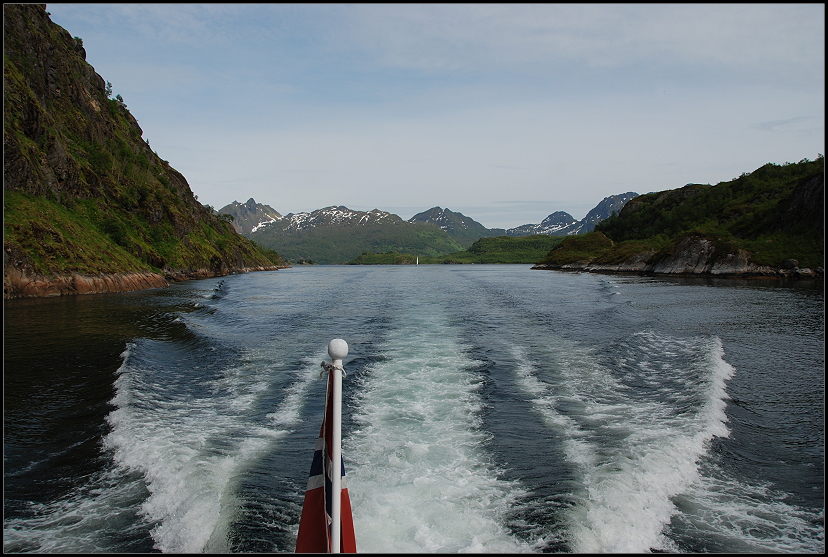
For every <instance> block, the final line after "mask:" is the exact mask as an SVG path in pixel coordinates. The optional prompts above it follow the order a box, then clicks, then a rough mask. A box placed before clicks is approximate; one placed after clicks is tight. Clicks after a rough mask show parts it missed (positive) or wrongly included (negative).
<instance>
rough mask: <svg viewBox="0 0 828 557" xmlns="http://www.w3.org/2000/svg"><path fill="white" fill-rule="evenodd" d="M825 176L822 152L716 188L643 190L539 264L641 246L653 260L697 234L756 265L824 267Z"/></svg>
mask: <svg viewBox="0 0 828 557" xmlns="http://www.w3.org/2000/svg"><path fill="white" fill-rule="evenodd" d="M824 180H825V164H824V158H823V157H822V155H820V156H818V157H817V159H816V160H814V161H809V160H807V159H803V160H802V161H800V162H799V163H795V164H785V165H776V164H766V165H764V166H762V167H761V168H758V169H757V170H755V171H754V172H751V173H749V174H748V173H744V174H742V175H741V176H739V177H738V178H735V179H733V180H730V181H727V182H721V183H719V184H717V185H715V186H710V185H703V184H689V185H687V186H685V187H683V188H680V189H676V190H668V191H663V192H658V193H650V194H646V195H641V196H639V197H637V198H635V199H633V200H631V201H629V202H628V203H627V204H626V206H625V207H624V209H623V210H622V211H621V213H620V214H618V215H615V216H613V217H611V218H609V219H607V220H605V221H603V222H601V223H599V224H598V225H597V226H596V227H595V232H594V233H592V234H589V235H585V236H584V237H581V238H569V239H567V240H566V241H565V242H564V243H562V244H561V245H560V246H559V247H558V248H557V249H555V250H553V251H551V252H550V253H549V254H548V256H547V257H546V258H544V259H543V260H541V261H540V263H541V264H546V265H565V264H570V263H574V262H578V261H589V262H592V263H600V264H614V263H620V262H622V261H625V260H628V259H630V258H631V257H632V256H634V255H635V254H638V253H643V252H654V253H653V255H652V256H651V257H650V262H654V261H659V260H661V259H663V258H665V257H667V256H669V255H670V254H672V253H673V250H674V249H675V247H676V246H677V245H678V244H679V243H680V242H681V240H682V239H683V238H685V237H686V236H687V235H694V236H698V237H702V238H705V239H708V240H710V241H712V242H713V243H714V245H716V247H717V249H716V251H717V252H718V253H721V254H726V253H734V252H735V251H737V250H745V251H747V252H748V253H749V254H750V261H751V262H752V263H755V264H758V265H768V266H775V267H778V266H781V265H782V263H783V261H785V260H786V259H796V260H798V261H799V264H800V265H801V266H802V267H811V268H816V267H822V266H824V261H825V247H824V246H825V243H824V204H825V201H824V199H825V198H824Z"/></svg>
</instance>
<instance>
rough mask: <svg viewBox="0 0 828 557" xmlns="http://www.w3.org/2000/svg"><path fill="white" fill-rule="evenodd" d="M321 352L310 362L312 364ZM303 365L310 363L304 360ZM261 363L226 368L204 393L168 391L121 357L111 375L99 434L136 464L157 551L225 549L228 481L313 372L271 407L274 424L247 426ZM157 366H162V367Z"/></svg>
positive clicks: (267, 442)
mask: <svg viewBox="0 0 828 557" xmlns="http://www.w3.org/2000/svg"><path fill="white" fill-rule="evenodd" d="M321 358H322V355H319V356H318V358H317V359H315V360H314V363H315V364H316V365H317V366H318V362H319V361H321ZM308 367H314V366H312V364H311V363H310V361H308ZM267 369H268V366H266V365H262V363H261V362H257V361H256V359H255V358H252V359H251V360H250V361H248V362H247V363H243V364H242V365H241V366H239V367H236V368H231V369H227V370H225V371H224V374H223V376H222V377H220V378H219V379H216V380H214V381H212V383H211V384H210V387H211V388H210V389H209V391H210V392H209V395H207V396H206V397H205V398H196V397H190V396H186V394H185V393H186V389H181V390H179V391H178V392H176V395H175V397H177V398H172V397H170V396H169V393H168V390H169V388H170V387H169V385H167V384H165V383H163V382H160V381H158V380H156V379H155V377H154V374H153V373H149V372H147V371H146V370H141V369H137V368H135V367H133V366H132V365H131V364H130V362H129V360H127V361H126V362H125V363H124V365H123V366H122V368H121V374H120V376H119V377H118V379H117V380H116V383H115V386H116V389H117V394H116V396H115V398H114V399H113V401H112V402H113V404H114V405H115V406H117V409H116V410H115V411H113V412H112V413H111V414H110V415H109V416H108V418H107V419H108V421H109V422H110V424H111V425H112V432H111V433H110V434H109V435H107V436H106V438H105V439H104V442H105V445H106V446H107V447H108V448H112V449H113V450H114V458H115V460H116V462H117V463H118V464H119V465H121V466H123V467H124V468H126V469H129V470H136V471H139V472H140V473H141V474H142V475H143V477H144V481H145V482H146V487H147V489H148V490H149V493H150V495H149V497H148V498H147V499H146V500H145V501H144V503H143V505H142V508H141V513H142V515H143V516H144V517H145V519H146V520H147V521H148V522H149V523H151V524H155V526H154V528H153V529H152V531H151V535H152V537H153V539H154V540H155V548H156V549H159V550H161V551H163V552H175V553H193V552H202V551H226V547H223V544H224V542H225V540H226V528H227V525H228V524H230V523H231V522H232V520H233V512H234V510H235V509H236V508H237V506H238V505H237V501H235V500H234V495H233V493H234V491H235V489H234V488H235V481H236V477H237V475H238V474H239V473H240V472H241V471H242V470H243V468H244V466H245V464H246V463H247V462H249V461H250V460H251V459H252V458H254V457H255V456H256V455H259V454H261V453H262V452H264V451H267V450H268V449H270V448H271V447H272V445H273V443H274V442H275V440H276V439H278V438H280V437H281V436H283V435H285V434H286V433H287V432H288V431H289V429H290V428H291V427H292V426H294V425H296V424H297V423H298V416H299V409H300V408H301V405H302V404H303V403H304V396H303V395H304V393H305V392H306V391H307V390H308V388H309V387H310V385H311V384H312V383H313V381H315V379H316V377H318V373H315V374H314V373H313V372H311V371H310V370H309V369H307V368H304V369H301V370H299V371H298V372H297V379H296V381H295V383H294V384H293V386H292V387H289V394H288V396H287V397H286V398H285V400H284V401H283V403H282V404H281V405H280V407H279V408H278V409H277V411H276V412H275V413H272V414H269V415H268V416H267V417H268V418H269V420H270V424H271V425H272V426H273V427H262V426H251V424H249V423H245V422H244V412H245V411H246V410H247V409H248V408H249V407H250V406H251V405H252V404H253V402H254V401H255V400H256V399H257V397H258V396H259V394H260V392H261V391H262V389H264V388H265V386H266V384H267V380H266V377H264V376H263V375H262V374H266V373H268V371H267ZM161 373H163V370H162V371H161Z"/></svg>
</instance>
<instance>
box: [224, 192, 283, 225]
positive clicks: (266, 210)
mask: <svg viewBox="0 0 828 557" xmlns="http://www.w3.org/2000/svg"><path fill="white" fill-rule="evenodd" d="M218 212H219V214H225V215H231V216H232V217H233V223H232V224H233V228H235V229H236V232H238V233H239V234H251V233H253V232H255V231H256V230H258V229H259V228H260V227H261V226H264V225H266V224H268V223H271V222H273V221H276V220H279V219H281V218H282V215H281V214H279V212H278V211H277V210H276V209H274V208H273V207H271V206H270V205H262V204H261V203H256V200H255V199H253V198H252V197H251V198H250V199H248V200H247V201H245V202H244V203H239V202H238V201H233V202H232V203H230V204H229V205H225V206H224V207H222V208H221V209H219V210H218Z"/></svg>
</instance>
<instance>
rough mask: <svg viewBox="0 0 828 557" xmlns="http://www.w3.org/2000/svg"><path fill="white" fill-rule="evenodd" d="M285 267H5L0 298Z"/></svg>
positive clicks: (128, 288) (156, 284)
mask: <svg viewBox="0 0 828 557" xmlns="http://www.w3.org/2000/svg"><path fill="white" fill-rule="evenodd" d="M285 268H287V267H285V266H276V265H273V266H268V267H245V268H243V269H237V270H233V271H231V272H228V273H216V272H215V271H212V270H210V269H196V270H193V271H187V272H181V271H175V272H170V273H166V274H163V275H162V274H160V273H151V272H143V273H109V274H100V275H81V274H79V273H72V274H71V275H63V276H42V275H37V276H28V275H27V274H25V273H23V272H21V271H19V270H18V269H15V268H7V269H6V273H5V276H4V278H3V299H6V300H8V299H13V298H46V297H50V296H75V295H81V294H103V293H111V292H133V291H135V290H145V289H147V288H163V287H165V286H169V285H170V283H173V282H181V281H186V280H197V279H205V278H212V277H216V276H226V275H228V274H239V273H248V272H256V271H278V270H279V269H285Z"/></svg>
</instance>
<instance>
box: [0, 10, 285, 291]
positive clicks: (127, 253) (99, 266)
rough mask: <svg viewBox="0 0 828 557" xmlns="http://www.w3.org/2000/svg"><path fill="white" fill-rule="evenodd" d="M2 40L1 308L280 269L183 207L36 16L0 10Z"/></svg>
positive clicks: (169, 173)
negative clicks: (19, 300) (10, 300)
mask: <svg viewBox="0 0 828 557" xmlns="http://www.w3.org/2000/svg"><path fill="white" fill-rule="evenodd" d="M3 35H4V36H3V39H4V40H3V54H4V65H3V89H4V98H3V101H4V103H3V116H4V122H3V126H4V127H3V156H4V161H3V194H4V195H3V213H4V214H3V216H4V218H3V225H4V239H3V248H4V252H3V267H4V277H3V292H4V297H19V296H43V295H57V294H77V293H85V292H98V291H118V290H132V289H135V288H143V287H147V286H159V285H163V284H166V283H167V281H170V280H185V279H187V278H203V277H209V276H217V275H225V274H228V273H234V272H244V271H247V270H262V269H276V268H278V267H279V266H281V265H283V262H282V261H281V259H280V258H279V257H278V256H276V255H275V254H273V253H270V254H265V253H264V251H263V250H261V249H259V248H258V247H257V246H256V245H255V244H253V243H252V242H250V241H249V240H247V239H245V238H243V237H241V236H240V235H238V234H237V233H236V232H235V230H233V228H232V226H231V225H230V224H229V223H227V222H226V221H224V220H222V219H220V218H217V217H216V216H215V215H213V214H212V212H211V211H210V210H209V209H208V208H205V207H204V206H202V205H201V204H200V203H199V202H198V201H197V200H196V199H195V196H194V195H193V193H192V191H191V190H190V187H189V184H188V183H187V180H186V179H185V178H184V176H182V175H181V174H180V173H179V172H177V171H176V170H175V169H174V168H172V167H171V166H170V164H169V163H168V162H167V161H165V160H162V159H161V158H160V157H159V156H158V154H157V153H155V152H153V151H152V150H151V148H150V146H149V144H148V143H147V142H146V141H145V140H143V139H142V138H141V136H142V133H143V132H142V130H141V128H140V126H139V125H138V122H137V121H136V119H135V117H134V116H133V115H132V114H131V113H130V112H129V110H128V109H127V106H126V104H124V102H123V100H121V99H120V98H116V99H111V98H109V97H110V95H111V87H110V86H109V85H108V84H107V83H106V82H105V81H104V79H103V78H102V77H101V76H100V75H98V74H97V73H96V72H95V70H94V68H93V67H92V66H90V65H89V64H88V63H87V62H86V61H85V58H86V52H85V51H84V49H83V44H82V40H81V39H79V38H73V37H72V36H71V35H70V34H69V32H67V31H66V30H65V29H63V28H62V27H60V26H59V25H56V24H55V23H53V22H52V21H51V20H50V19H49V16H48V13H47V12H46V9H45V5H42V4H18V5H8V4H7V5H4V6H3Z"/></svg>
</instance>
